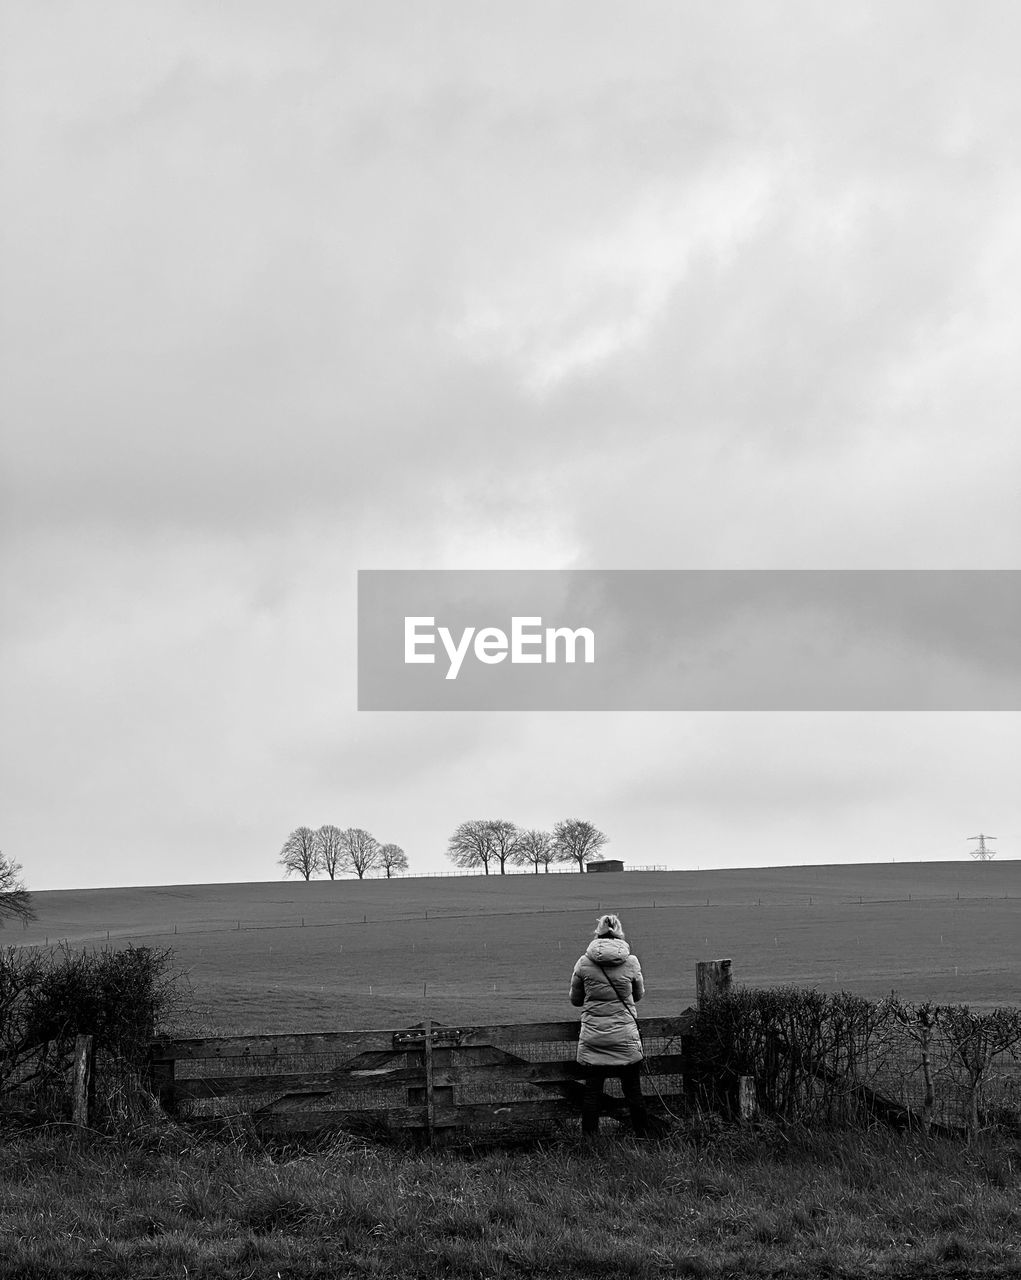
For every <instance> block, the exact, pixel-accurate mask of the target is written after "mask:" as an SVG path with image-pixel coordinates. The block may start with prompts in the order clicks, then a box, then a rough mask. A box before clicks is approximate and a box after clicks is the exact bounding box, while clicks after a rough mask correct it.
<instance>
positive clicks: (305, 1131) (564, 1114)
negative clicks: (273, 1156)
mask: <svg viewBox="0 0 1021 1280" xmlns="http://www.w3.org/2000/svg"><path fill="white" fill-rule="evenodd" d="M666 1097H667V1100H668V1101H672V1100H675V1099H676V1095H673V1094H668V1095H666ZM647 1101H648V1105H649V1109H650V1111H653V1112H655V1111H657V1110H658V1105H657V1104H658V1101H659V1100H658V1099H657V1098H655V1097H652V1098H649V1099H647ZM602 1114H603V1115H607V1116H618V1117H620V1118H622V1119H626V1118H627V1106H626V1104H625V1103H624V1101H623V1100H622V1099H620V1098H612V1097H609V1096H607V1097H605V1098H604V1100H603V1106H602ZM577 1115H578V1105H577V1103H576V1102H573V1101H570V1100H568V1099H566V1098H555V1097H553V1098H543V1099H538V1100H536V1101H534V1102H532V1101H529V1102H505V1103H493V1104H489V1103H471V1104H462V1105H460V1106H457V1107H439V1106H438V1107H437V1108H436V1111H435V1114H434V1116H433V1128H434V1130H440V1129H468V1130H472V1129H477V1128H482V1127H494V1128H501V1129H506V1130H508V1131H513V1130H514V1129H516V1128H524V1127H533V1126H535V1125H536V1124H539V1123H542V1122H554V1121H558V1120H574V1119H576V1117H577ZM253 1119H254V1121H255V1125H256V1129H257V1130H258V1132H259V1133H260V1134H262V1135H263V1136H267V1137H268V1136H277V1137H296V1136H299V1135H305V1136H309V1135H312V1134H316V1133H324V1132H330V1131H335V1130H338V1129H348V1128H355V1129H361V1130H364V1129H365V1128H366V1127H367V1126H370V1125H375V1126H378V1127H379V1128H380V1129H390V1130H404V1129H419V1130H422V1131H425V1129H426V1121H427V1113H426V1107H425V1104H424V1103H423V1104H422V1105H420V1106H408V1107H400V1108H393V1109H392V1110H375V1111H352V1110H336V1111H281V1112H269V1113H264V1114H260V1115H259V1116H257V1117H253Z"/></svg>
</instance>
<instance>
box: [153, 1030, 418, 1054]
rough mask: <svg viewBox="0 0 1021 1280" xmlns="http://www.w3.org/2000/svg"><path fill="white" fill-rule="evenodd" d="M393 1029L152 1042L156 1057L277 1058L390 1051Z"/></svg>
mask: <svg viewBox="0 0 1021 1280" xmlns="http://www.w3.org/2000/svg"><path fill="white" fill-rule="evenodd" d="M393 1034H394V1033H393V1032H392V1031H329V1032H315V1033H313V1032H309V1033H308V1034H304V1033H303V1034H301V1035H264V1036H221V1037H204V1038H201V1039H169V1038H168V1039H162V1040H156V1041H154V1042H153V1046H152V1055H153V1057H154V1058H159V1059H167V1058H174V1059H182V1058H186V1059H191V1058H279V1057H285V1056H311V1055H314V1054H321V1055H325V1054H338V1055H339V1054H347V1055H349V1056H352V1057H353V1056H354V1055H355V1054H357V1053H363V1052H366V1051H372V1050H376V1051H381V1050H387V1051H392V1049H393Z"/></svg>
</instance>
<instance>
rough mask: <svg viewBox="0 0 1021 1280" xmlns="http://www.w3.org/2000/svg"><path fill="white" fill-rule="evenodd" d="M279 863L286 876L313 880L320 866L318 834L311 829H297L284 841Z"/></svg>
mask: <svg viewBox="0 0 1021 1280" xmlns="http://www.w3.org/2000/svg"><path fill="white" fill-rule="evenodd" d="M277 861H278V862H279V863H280V865H281V866H282V867H283V869H284V875H285V876H290V875H296V876H301V878H302V879H303V880H311V879H312V876H313V875H314V874H315V872H316V871H318V870H319V865H320V860H319V839H318V834H317V833H316V832H315V831H313V830H312V828H311V827H295V829H294V830H293V831H292V832H291V834H290V835H289V836H288V837H287V839H286V840H285V841H284V847H283V848H282V849H281V850H280V857H279V858H278V859H277Z"/></svg>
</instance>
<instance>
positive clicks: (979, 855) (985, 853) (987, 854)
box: [968, 834, 996, 862]
mask: <svg viewBox="0 0 1021 1280" xmlns="http://www.w3.org/2000/svg"><path fill="white" fill-rule="evenodd" d="M968 839H969V840H977V841H978V848H977V849H969V850H968V852H969V853H970V854H971V856H972V857H973V858H976V859H977V860H978V861H979V862H988V861H989V860H990V858H995V857H996V853H995V852H994V850H992V849H987V848H986V841H987V840H995V839H996V837H995V836H984V835H981V834H980V835H977V836H969V837H968Z"/></svg>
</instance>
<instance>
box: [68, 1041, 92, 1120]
mask: <svg viewBox="0 0 1021 1280" xmlns="http://www.w3.org/2000/svg"><path fill="white" fill-rule="evenodd" d="M92 1068H93V1049H92V1037H91V1036H75V1041H74V1083H73V1086H72V1088H73V1093H72V1099H73V1101H72V1109H71V1119H72V1120H73V1121H74V1123H75V1124H79V1125H87V1124H88V1123H89V1091H90V1088H91V1085H92Z"/></svg>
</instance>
